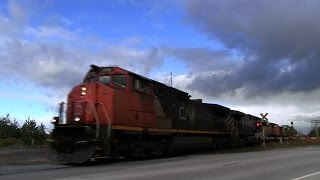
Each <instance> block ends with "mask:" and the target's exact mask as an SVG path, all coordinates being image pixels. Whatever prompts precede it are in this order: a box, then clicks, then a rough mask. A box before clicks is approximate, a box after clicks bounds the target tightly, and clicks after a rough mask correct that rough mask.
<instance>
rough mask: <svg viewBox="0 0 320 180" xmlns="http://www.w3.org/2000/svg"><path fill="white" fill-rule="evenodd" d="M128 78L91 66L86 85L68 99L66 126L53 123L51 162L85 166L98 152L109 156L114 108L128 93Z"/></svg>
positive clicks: (123, 73) (121, 72) (118, 71)
mask: <svg viewBox="0 0 320 180" xmlns="http://www.w3.org/2000/svg"><path fill="white" fill-rule="evenodd" d="M127 76H128V73H127V72H126V71H124V70H122V69H120V68H116V67H98V66H95V65H92V66H91V69H90V71H89V72H88V73H87V75H86V76H85V78H84V80H83V83H81V84H79V85H77V86H75V87H74V88H73V89H72V90H71V91H70V93H69V95H68V103H67V108H66V121H65V124H62V123H58V122H59V121H55V123H54V125H55V128H54V129H53V132H52V141H51V149H52V151H53V152H52V153H50V156H49V159H51V160H54V161H62V162H72V163H83V162H84V161H87V160H88V159H90V158H91V157H93V156H94V155H95V154H97V152H96V150H97V149H100V150H101V151H103V152H101V153H100V154H103V155H106V154H108V153H110V148H111V147H110V143H111V142H110V138H111V125H112V123H113V121H114V120H115V113H114V108H115V107H114V105H115V104H117V102H119V100H118V101H117V100H115V99H116V98H115V97H116V95H117V96H125V94H126V93H127ZM118 104H119V103H118ZM120 105H123V103H120ZM60 118H62V117H60Z"/></svg>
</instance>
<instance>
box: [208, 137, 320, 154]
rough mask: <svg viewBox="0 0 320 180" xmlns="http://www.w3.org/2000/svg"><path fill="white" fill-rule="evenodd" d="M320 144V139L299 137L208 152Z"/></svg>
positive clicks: (248, 150)
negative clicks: (264, 144) (263, 144)
mask: <svg viewBox="0 0 320 180" xmlns="http://www.w3.org/2000/svg"><path fill="white" fill-rule="evenodd" d="M318 145H320V139H297V140H283V141H282V144H280V141H279V140H273V141H267V142H266V146H265V147H264V146H262V144H258V145H250V146H241V147H230V148H226V149H215V150H210V151H209V152H207V153H237V152H252V151H266V150H273V149H286V148H295V147H306V146H318Z"/></svg>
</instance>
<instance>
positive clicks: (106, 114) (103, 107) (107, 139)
mask: <svg viewBox="0 0 320 180" xmlns="http://www.w3.org/2000/svg"><path fill="white" fill-rule="evenodd" d="M97 104H100V105H101V106H102V110H103V112H104V115H105V116H106V119H107V122H108V130H107V137H106V139H105V140H106V142H105V143H106V145H107V146H108V148H107V151H109V150H110V143H109V141H110V139H111V120H110V117H109V114H108V112H107V110H106V107H105V106H104V104H103V103H102V102H97Z"/></svg>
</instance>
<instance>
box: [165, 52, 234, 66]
mask: <svg viewBox="0 0 320 180" xmlns="http://www.w3.org/2000/svg"><path fill="white" fill-rule="evenodd" d="M161 50H162V52H163V53H164V54H165V56H170V57H174V58H175V59H177V60H180V61H183V62H184V63H186V65H187V66H188V67H189V68H190V69H192V70H193V71H206V70H208V69H210V70H212V71H220V70H223V71H227V70H231V69H233V68H235V67H236V65H237V64H235V63H234V62H233V61H235V59H234V58H233V57H232V54H231V53H230V51H228V50H210V49H206V48H176V47H162V48H161Z"/></svg>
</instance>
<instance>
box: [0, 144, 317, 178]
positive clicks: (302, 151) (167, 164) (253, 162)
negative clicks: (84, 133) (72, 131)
mask: <svg viewBox="0 0 320 180" xmlns="http://www.w3.org/2000/svg"><path fill="white" fill-rule="evenodd" d="M319 171H320V147H319V146H314V147H303V148H292V149H281V150H271V151H259V152H246V153H225V154H196V155H187V156H186V155H185V156H179V157H171V158H163V159H153V160H140V161H120V162H108V163H106V162H105V163H103V164H101V163H99V164H97V163H96V164H93V165H90V166H76V167H75V166H69V165H54V164H43V165H32V166H2V167H0V179H1V180H5V179H12V180H13V179H14V180H16V179H23V180H28V179H30V180H31V179H32V180H34V179H82V180H85V179H152V180H156V179H169V180H170V179H173V180H177V179H224V180H225V179H236V180H239V179H240V180H241V179H245V180H251V179H252V180H257V179H259V180H264V179H281V180H282V179H299V178H300V179H303V180H315V179H320V172H319Z"/></svg>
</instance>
